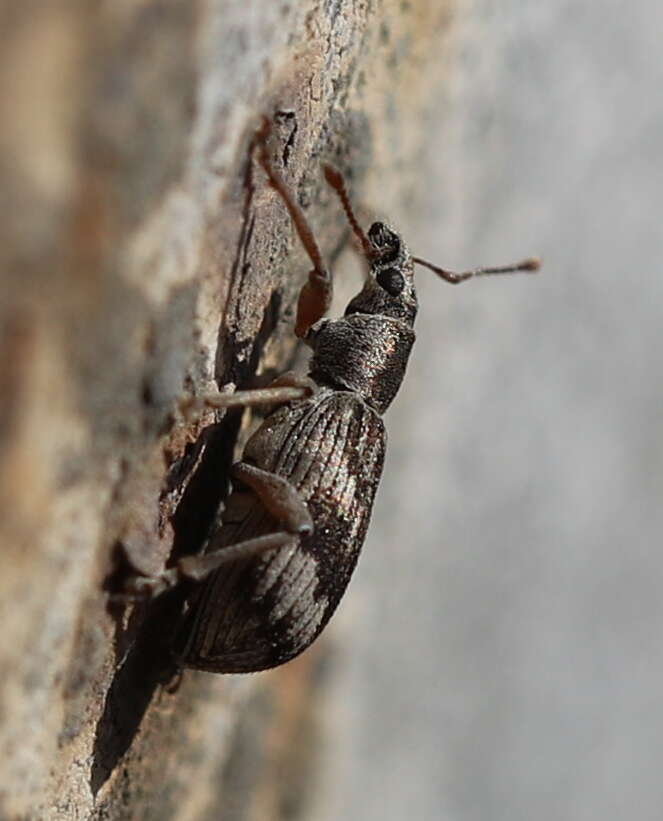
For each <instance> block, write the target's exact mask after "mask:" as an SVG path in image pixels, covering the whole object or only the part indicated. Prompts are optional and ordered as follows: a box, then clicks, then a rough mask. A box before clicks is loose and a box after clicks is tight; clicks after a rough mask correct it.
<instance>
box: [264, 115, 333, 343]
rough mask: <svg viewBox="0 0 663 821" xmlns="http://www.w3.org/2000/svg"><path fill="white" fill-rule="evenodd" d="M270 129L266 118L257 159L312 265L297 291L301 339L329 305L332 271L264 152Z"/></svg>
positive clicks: (298, 208) (299, 208)
mask: <svg viewBox="0 0 663 821" xmlns="http://www.w3.org/2000/svg"><path fill="white" fill-rule="evenodd" d="M270 131H271V123H270V121H269V120H267V119H266V118H265V119H264V120H263V124H262V127H261V128H260V129H259V131H258V132H257V134H256V143H257V145H258V161H259V162H260V165H261V166H262V167H263V169H264V171H265V174H267V177H268V179H269V184H270V185H271V186H272V188H273V189H274V190H275V191H276V193H277V194H278V195H279V196H280V197H281V199H282V200H283V203H284V205H285V207H286V208H287V209H288V213H289V214H290V217H291V219H292V221H293V223H294V225H295V229H296V230H297V233H298V234H299V238H300V240H301V242H302V245H303V246H304V250H305V251H306V253H307V254H308V256H309V258H310V260H311V262H312V263H313V269H312V270H311V271H309V275H308V279H307V281H306V282H305V283H304V285H303V287H302V289H301V291H300V292H299V300H298V302H297V320H296V322H295V334H296V335H297V336H298V337H299V338H300V339H304V338H305V337H306V335H307V334H308V332H309V330H310V328H311V326H312V325H315V323H316V322H317V321H318V320H319V319H322V317H323V316H324V315H325V314H326V313H327V311H328V310H329V307H330V305H331V301H332V296H333V286H332V278H331V274H330V273H329V271H328V270H327V268H326V267H325V265H324V263H323V261H322V254H321V253H320V249H319V248H318V243H317V242H316V241H315V236H314V234H313V230H312V228H311V226H310V225H309V223H308V220H307V219H306V216H305V214H304V212H303V211H302V209H301V207H300V205H299V203H297V201H296V200H295V198H294V197H293V195H292V193H291V192H290V189H289V188H288V186H287V185H286V182H285V180H284V179H283V177H282V176H281V174H280V173H279V172H278V171H277V170H276V168H274V166H273V165H272V162H271V160H270V158H269V153H268V152H267V137H268V136H269V133H270Z"/></svg>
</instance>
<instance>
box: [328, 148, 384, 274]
mask: <svg viewBox="0 0 663 821" xmlns="http://www.w3.org/2000/svg"><path fill="white" fill-rule="evenodd" d="M322 169H323V171H324V172H325V179H326V180H327V182H328V183H329V185H331V187H332V188H333V189H334V191H336V193H337V194H338V198H339V199H340V201H341V205H342V206H343V210H344V211H345V216H346V217H347V218H348V222H349V223H350V227H351V228H352V230H353V231H354V233H355V236H356V237H357V239H358V240H359V242H360V243H361V247H362V249H363V251H364V254H365V255H366V258H367V259H368V261H369V263H370V261H371V260H372V259H373V258H374V257H375V249H374V248H373V246H372V245H371V242H370V240H369V239H368V237H367V236H366V234H365V233H364V231H363V230H362V228H361V226H360V225H359V223H358V222H357V218H356V217H355V214H354V211H353V210H352V205H351V204H350V197H349V196H348V189H347V188H346V187H345V181H344V180H343V177H342V175H341V172H340V171H337V169H336V168H334V167H333V166H331V165H326V164H325V165H323V166H322Z"/></svg>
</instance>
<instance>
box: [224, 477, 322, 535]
mask: <svg viewBox="0 0 663 821" xmlns="http://www.w3.org/2000/svg"><path fill="white" fill-rule="evenodd" d="M230 475H231V476H232V477H233V479H238V480H239V481H240V482H242V484H244V485H246V486H247V487H250V488H251V490H252V491H253V492H254V493H255V494H256V496H257V497H258V498H259V499H260V501H261V502H262V505H263V507H264V508H265V510H267V512H268V513H271V514H272V516H274V518H275V519H278V520H279V522H281V523H282V524H283V526H284V527H285V529H286V530H287V531H288V532H289V533H295V534H298V535H307V534H309V533H312V532H313V519H312V518H311V514H310V513H309V510H308V506H307V505H306V502H305V501H304V500H303V499H302V497H301V495H300V493H299V491H298V490H297V488H296V487H295V486H294V485H293V484H291V483H290V482H289V481H288V480H287V479H284V478H283V476H278V475H277V474H276V473H270V472H269V471H267V470H262V468H257V467H255V466H254V465H249V464H248V463H246V462H237V464H235V465H233V466H232V470H231V472H230Z"/></svg>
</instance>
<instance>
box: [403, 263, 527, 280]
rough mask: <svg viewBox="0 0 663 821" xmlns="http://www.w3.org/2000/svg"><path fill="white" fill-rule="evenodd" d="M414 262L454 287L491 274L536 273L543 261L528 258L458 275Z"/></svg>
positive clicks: (434, 266)
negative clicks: (473, 278)
mask: <svg viewBox="0 0 663 821" xmlns="http://www.w3.org/2000/svg"><path fill="white" fill-rule="evenodd" d="M412 261H413V262H416V263H417V265H423V266H424V267H426V268H429V269H430V270H431V271H434V272H435V273H436V274H437V275H438V276H439V277H441V278H442V279H444V280H446V282H450V283H451V284H452V285H458V283H459V282H465V280H466V279H472V277H483V276H489V275H491V274H515V273H516V272H518V271H525V272H527V273H534V272H535V271H538V270H539V268H540V267H541V260H540V259H539V258H538V257H528V259H524V260H522V261H521V262H516V263H514V264H513V265H498V266H497V267H494V268H474V270H472V271H462V272H461V273H456V272H455V271H447V270H446V269H445V268H439V267H438V266H437V265H433V263H432V262H427V261H426V260H425V259H421V258H420V257H412Z"/></svg>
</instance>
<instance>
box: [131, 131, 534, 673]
mask: <svg viewBox="0 0 663 821" xmlns="http://www.w3.org/2000/svg"><path fill="white" fill-rule="evenodd" d="M269 129H270V124H269V122H268V121H267V120H265V122H264V123H263V127H262V128H261V129H260V130H259V131H258V133H257V135H256V138H255V140H254V143H253V148H254V149H255V150H256V151H257V156H258V161H259V162H260V165H261V166H262V168H263V169H264V171H265V173H266V175H267V178H268V180H269V183H270V185H271V186H272V187H273V188H274V189H275V190H276V191H277V192H278V194H279V195H280V197H281V199H282V200H283V202H284V204H285V206H286V208H287V209H288V211H289V213H290V215H291V217H292V220H293V223H294V225H295V228H296V230H297V233H298V235H299V237H300V239H301V241H302V243H303V245H304V248H305V249H306V252H307V254H308V256H309V257H310V259H311V262H312V264H313V268H312V270H311V271H310V273H309V275H308V279H307V281H306V283H305V285H304V286H303V288H302V290H301V292H300V296H299V302H298V307H297V319H296V327H295V333H296V335H297V336H298V337H299V338H300V339H302V340H303V341H304V342H305V343H306V344H307V345H308V346H309V347H310V348H311V349H312V351H313V353H312V357H311V362H310V370H309V374H308V376H307V377H304V376H301V375H296V374H293V373H287V374H284V375H283V376H282V377H279V378H278V379H277V380H275V382H273V383H272V385H271V386H270V387H269V388H264V389H261V390H253V391H252V390H248V391H241V392H237V393H234V394H220V395H219V396H218V397H216V398H215V399H214V400H211V399H209V398H208V399H207V400H206V403H207V404H212V405H214V406H216V407H221V408H228V407H237V406H242V407H246V406H252V405H259V404H273V405H274V406H275V409H273V410H272V411H271V412H270V413H269V415H268V416H267V417H266V418H265V420H264V421H263V422H262V424H261V425H260V427H259V428H258V429H257V430H256V432H255V433H254V434H253V435H252V436H251V438H250V439H249V441H248V443H247V445H246V447H245V449H244V453H243V457H242V460H241V461H240V462H239V463H237V464H236V465H234V466H233V468H232V471H231V477H232V481H233V491H232V493H231V495H230V496H229V498H228V501H227V504H226V506H225V509H224V510H223V513H222V515H221V516H220V520H219V522H218V524H217V525H216V526H215V527H214V529H213V532H212V534H211V536H210V538H209V539H208V542H207V546H206V548H205V552H204V553H203V554H201V555H197V556H188V557H184V558H183V559H180V561H179V562H178V563H177V564H176V565H175V566H174V567H172V568H170V569H168V570H165V571H164V572H163V573H162V574H161V575H160V576H159V577H158V578H155V579H148V578H143V579H136V580H135V581H136V586H135V588H134V589H135V590H136V591H137V590H139V589H148V590H151V591H152V592H158V591H159V590H161V589H165V588H167V587H170V586H172V585H174V584H176V583H177V582H178V581H179V580H180V579H182V578H189V579H194V580H197V581H199V582H200V584H198V585H197V587H196V589H195V590H194V592H193V595H192V596H191V597H190V599H189V602H188V610H187V613H186V615H185V616H184V619H183V623H182V627H181V630H180V631H179V635H178V637H177V639H176V642H175V644H176V655H177V658H178V661H179V663H180V664H181V665H182V666H183V667H192V668H196V669H199V670H207V671H211V672H218V673H248V672H254V671H258V670H264V669H267V668H270V667H276V666H277V665H279V664H283V663H284V662H286V661H289V660H290V659H292V658H294V657H295V656H296V655H298V654H299V653H301V652H302V651H303V650H305V649H306V648H307V647H308V646H309V645H310V644H311V642H313V641H314V639H315V638H316V637H317V636H318V635H319V634H320V633H321V631H322V630H323V628H324V627H325V625H326V624H327V622H328V621H329V619H330V617H331V615H332V614H333V612H334V610H335V609H336V607H337V605H338V603H339V601H340V600H341V597H342V596H343V594H344V592H345V589H346V587H347V586H348V583H349V581H350V577H351V575H352V572H353V570H354V568H355V565H356V564H357V558H358V556H359V552H360V550H361V546H362V544H363V542H364V537H365V536H366V530H367V528H368V523H369V518H370V515H371V509H372V506H373V499H374V497H375V492H376V490H377V487H378V483H379V481H380V476H381V473H382V466H383V461H384V453H385V444H386V433H385V428H384V424H383V421H382V414H383V413H384V411H385V410H386V409H387V407H388V406H389V405H390V404H391V402H392V400H393V399H394V397H395V395H396V393H397V392H398V389H399V387H400V385H401V382H402V381H403V377H404V375H405V369H406V366H407V362H408V357H409V355H410V351H411V349H412V345H413V343H414V338H415V336H414V330H413V326H414V320H415V316H416V314H417V297H416V293H415V288H414V265H415V263H417V264H420V265H424V266H426V267H428V268H430V269H432V270H433V271H435V272H436V273H437V274H438V275H439V276H440V277H442V278H443V279H445V280H446V281H447V282H451V283H458V282H463V281H465V280H466V279H469V278H471V277H475V276H482V275H487V274H501V273H509V272H512V271H535V270H537V269H538V267H539V261H538V260H536V259H527V260H524V261H523V262H520V263H517V264H515V265H508V266H503V267H499V268H479V269H476V270H473V271H467V272H464V273H459V274H457V273H453V272H451V271H446V270H444V269H442V268H438V267H437V266H434V265H431V264H430V263H428V262H426V261H424V260H422V259H419V258H417V257H414V256H412V255H411V253H410V251H409V250H408V248H407V246H406V245H405V243H404V242H403V240H402V239H401V237H400V236H399V234H398V233H396V231H394V230H393V229H392V228H391V227H389V226H388V225H386V224H385V223H383V222H374V223H373V224H372V225H371V227H370V228H369V230H368V232H367V233H364V231H363V230H362V229H361V228H360V226H359V224H358V222H357V220H356V218H355V216H354V213H353V211H352V207H351V205H350V201H349V197H348V194H347V191H346V188H345V184H344V182H343V178H342V177H341V175H340V174H339V172H338V171H336V170H335V169H333V168H331V167H330V166H325V167H324V173H325V177H326V180H327V182H328V183H329V185H330V186H331V187H332V188H333V189H334V191H335V192H336V193H337V195H338V196H339V198H340V201H341V204H342V206H343V209H344V211H345V213H346V216H347V218H348V221H349V223H350V226H351V228H352V230H353V232H354V234H355V236H356V237H357V239H358V240H359V243H360V245H361V248H362V251H363V255H364V257H365V259H366V262H367V266H368V273H367V276H366V281H365V284H364V286H363V288H362V290H361V291H360V292H359V293H358V294H357V295H356V296H355V297H354V298H353V299H352V300H351V301H350V303H349V304H348V306H347V308H346V310H345V315H344V316H343V317H341V318H340V319H327V318H324V316H325V314H326V313H327V310H328V308H329V305H330V301H331V296H332V280H331V276H330V273H329V271H328V270H327V269H326V268H325V266H324V264H323V261H322V257H321V254H320V251H319V249H318V245H317V243H316V241H315V238H314V235H313V232H312V230H311V229H310V227H309V225H308V223H307V220H306V218H305V216H304V213H303V211H302V209H301V208H300V207H299V205H298V204H297V203H296V201H295V199H294V198H293V196H292V195H291V193H290V192H289V190H288V188H287V186H286V184H285V182H284V180H283V178H282V177H281V175H280V174H279V173H278V172H277V171H276V169H275V168H274V167H273V165H272V163H271V161H270V159H269V155H268V151H267V136H268V133H269Z"/></svg>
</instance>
